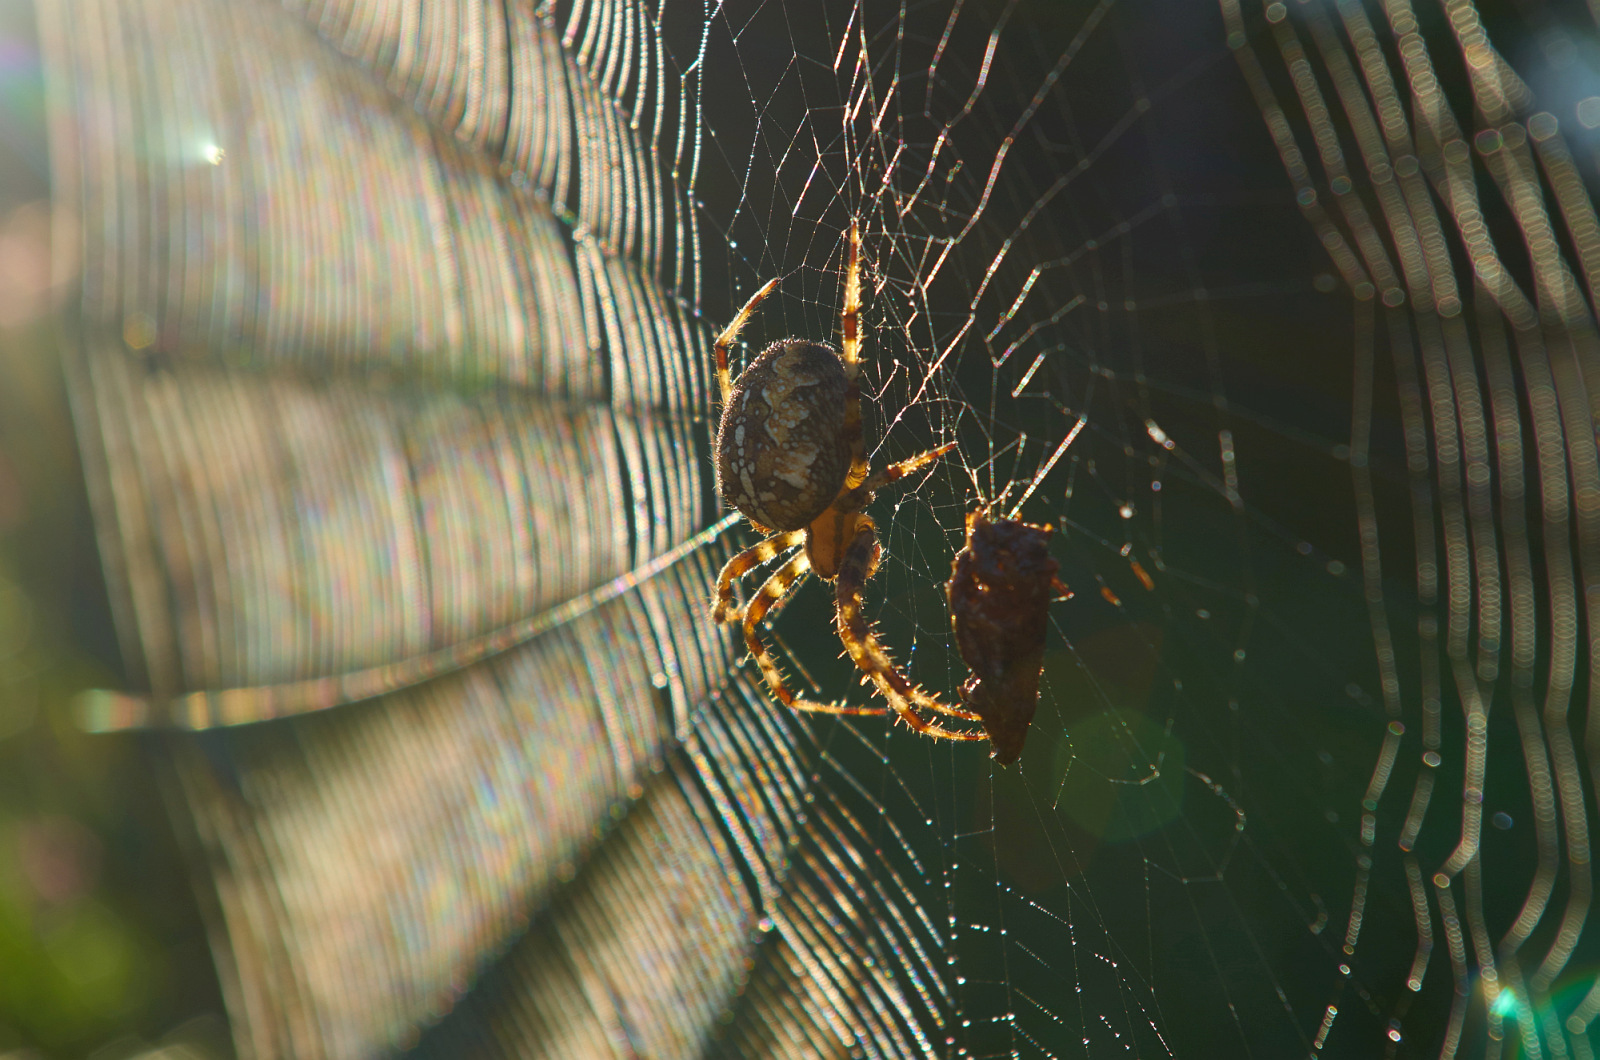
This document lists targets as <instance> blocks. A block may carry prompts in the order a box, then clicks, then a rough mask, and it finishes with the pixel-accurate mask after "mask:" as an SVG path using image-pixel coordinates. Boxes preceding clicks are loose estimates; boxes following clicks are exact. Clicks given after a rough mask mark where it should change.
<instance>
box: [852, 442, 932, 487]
mask: <svg viewBox="0 0 1600 1060" xmlns="http://www.w3.org/2000/svg"><path fill="white" fill-rule="evenodd" d="M955 447H956V443H955V442H946V443H944V444H943V445H941V446H937V447H935V448H933V449H929V450H928V451H927V452H925V453H918V454H917V455H916V456H908V457H906V458H905V459H904V460H898V461H896V462H895V463H893V464H890V465H889V466H888V467H886V468H884V469H883V470H882V471H880V472H878V473H877V474H876V475H873V476H872V477H870V478H868V479H867V480H866V481H865V482H863V483H862V484H861V486H860V487H859V488H860V490H861V492H862V493H864V494H866V497H867V500H868V501H871V500H872V496H873V494H875V493H877V492H878V491H879V490H881V489H883V487H885V486H887V485H888V484H889V483H891V482H897V481H899V480H900V479H903V478H905V477H906V476H907V475H909V474H911V473H912V472H913V471H916V470H917V469H918V468H921V467H926V466H927V465H929V464H931V463H933V462H934V461H935V460H937V459H939V458H940V457H941V456H943V455H944V454H946V453H948V452H949V451H950V450H952V449H954V448H955Z"/></svg>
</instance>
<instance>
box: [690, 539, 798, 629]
mask: <svg viewBox="0 0 1600 1060" xmlns="http://www.w3.org/2000/svg"><path fill="white" fill-rule="evenodd" d="M805 539H806V532H805V530H804V529H801V530H790V531H788V532H787V533H782V534H773V535H772V536H771V537H769V538H767V539H766V540H765V541H760V542H757V543H756V544H754V545H751V546H750V547H749V548H747V549H745V550H744V551H743V552H741V553H739V554H738V555H737V556H734V557H733V558H732V559H730V560H729V561H728V562H726V563H724V564H723V565H722V573H720V574H718V575H717V602H716V606H714V607H713V608H712V609H711V620H712V621H713V622H737V621H739V617H740V615H741V614H742V610H741V608H740V607H739V606H738V604H737V603H735V601H734V598H733V583H734V582H736V581H738V580H739V579H740V578H742V577H744V575H745V572H746V571H750V570H753V569H755V568H756V567H759V566H761V564H763V563H765V562H767V561H768V560H770V559H776V558H777V557H778V556H780V555H782V554H783V553H784V552H787V551H789V549H791V548H794V547H795V546H796V545H798V544H800V543H802V542H803V541H805Z"/></svg>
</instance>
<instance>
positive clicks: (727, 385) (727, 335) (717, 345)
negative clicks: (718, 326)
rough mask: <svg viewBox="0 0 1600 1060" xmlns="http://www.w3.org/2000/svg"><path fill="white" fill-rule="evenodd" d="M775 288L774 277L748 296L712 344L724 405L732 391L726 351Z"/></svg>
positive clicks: (718, 384)
mask: <svg viewBox="0 0 1600 1060" xmlns="http://www.w3.org/2000/svg"><path fill="white" fill-rule="evenodd" d="M776 286H778V281H777V278H776V277H774V278H773V279H770V280H768V281H767V282H766V283H765V284H763V285H762V286H761V289H760V290H758V291H757V292H756V293H755V294H753V295H751V296H750V301H748V302H746V303H745V304H744V308H743V309H741V310H739V313H738V315H737V316H735V317H734V318H733V321H732V322H731V323H730V324H729V325H728V326H727V327H725V328H723V329H722V334H720V335H718V336H717V338H716V341H715V342H714V343H713V344H712V348H713V349H715V350H716V354H717V386H718V387H719V388H720V389H721V391H722V403H723V404H724V405H726V404H727V403H728V393H729V392H730V391H731V390H732V389H733V384H732V383H731V382H730V381H729V379H728V349H729V347H731V346H732V345H733V343H734V340H736V339H738V337H739V332H741V331H743V330H744V326H745V324H747V323H749V321H750V316H751V314H752V313H754V312H755V311H756V306H758V305H760V304H761V303H762V301H763V300H764V299H765V298H766V297H767V295H769V294H771V293H772V289H773V288H774V287H776Z"/></svg>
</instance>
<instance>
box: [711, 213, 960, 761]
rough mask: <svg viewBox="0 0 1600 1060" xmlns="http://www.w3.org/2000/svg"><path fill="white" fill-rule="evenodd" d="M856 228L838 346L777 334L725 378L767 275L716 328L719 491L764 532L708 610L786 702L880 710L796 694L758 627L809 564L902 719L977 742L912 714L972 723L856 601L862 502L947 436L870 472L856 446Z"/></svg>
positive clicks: (727, 569) (932, 732) (870, 539)
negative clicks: (748, 582) (755, 582)
mask: <svg viewBox="0 0 1600 1060" xmlns="http://www.w3.org/2000/svg"><path fill="white" fill-rule="evenodd" d="M860 255H861V236H860V233H859V231H858V230H857V227H856V226H855V225H854V224H852V225H851V226H850V244H849V257H848V262H847V264H846V266H845V276H844V309H843V311H842V312H841V313H840V324H841V328H842V330H843V339H844V341H843V343H842V345H843V350H842V351H836V350H835V349H834V348H833V347H832V346H829V345H827V344H825V343H820V342H809V341H807V340H805V339H779V340H778V341H777V342H774V343H773V344H772V345H770V346H768V347H767V348H766V349H765V350H763V351H761V354H760V355H759V356H757V357H756V359H755V360H753V361H751V362H750V364H749V365H748V366H747V367H746V368H745V370H744V371H743V372H742V373H740V375H739V378H738V379H736V380H734V381H733V382H732V383H730V382H729V381H728V348H729V347H730V346H732V345H733V343H734V340H735V339H737V338H738V336H739V332H740V330H741V329H742V328H743V327H744V326H745V323H746V322H747V321H748V320H749V319H750V316H751V314H752V313H754V312H755V310H756V307H757V306H759V305H760V304H761V301H762V299H764V298H766V297H767V295H768V294H770V293H771V292H772V289H773V288H774V287H776V286H777V284H778V281H777V280H771V281H769V282H768V283H767V284H766V285H765V286H763V287H762V288H761V289H760V290H759V291H757V292H756V293H755V294H753V295H751V296H750V300H749V301H748V302H746V303H745V305H744V308H743V309H741V310H739V313H738V315H737V316H735V317H734V318H733V322H732V323H730V324H729V325H728V326H727V327H726V328H724V329H723V332H722V334H720V335H718V336H717V340H716V347H715V348H716V354H717V383H718V385H719V386H720V387H721V391H722V401H723V410H722V422H721V425H720V426H719V427H718V429H717V492H718V493H719V494H720V495H721V497H722V499H723V500H724V501H726V502H727V503H729V504H731V505H733V506H734V507H735V508H737V509H738V510H739V512H740V513H741V514H742V515H743V516H744V517H745V518H746V519H748V520H750V523H751V525H752V526H754V527H755V528H756V529H757V530H758V531H760V532H761V533H763V534H767V535H769V536H768V537H767V538H766V539H765V540H764V541H762V542H760V543H759V544H757V545H755V546H753V547H751V548H748V549H745V550H744V551H743V552H741V553H739V554H738V555H737V556H734V557H733V558H732V559H730V560H729V561H728V562H727V564H726V565H725V566H724V567H723V568H722V573H721V574H719V575H718V576H717V599H716V604H715V606H714V607H713V608H712V618H713V619H715V620H716V621H717V622H738V623H740V624H741V625H742V626H743V627H744V639H745V644H747V645H748V646H749V648H750V654H751V655H752V656H754V658H755V660H756V663H757V664H758V665H759V666H760V667H761V673H762V675H763V676H764V677H765V678H766V681H767V684H768V686H770V687H771V689H772V694H773V695H774V696H775V697H777V699H778V701H779V702H780V703H784V704H787V705H788V706H791V707H793V708H795V709H796V710H808V711H817V712H820V713H824V714H881V715H886V714H888V713H889V711H888V710H886V709H885V708H883V707H852V706H847V705H844V704H836V703H814V702H810V701H808V700H804V699H798V698H796V697H795V695H794V694H793V693H792V692H790V691H789V689H788V687H787V686H786V685H785V684H784V682H783V675H782V674H781V673H780V672H779V670H778V665H777V663H776V662H774V661H773V658H772V656H771V654H770V653H769V652H768V651H767V648H766V646H765V645H764V644H763V643H762V642H761V638H760V636H759V635H758V634H757V631H756V630H757V627H758V626H759V625H760V624H761V620H762V619H763V618H765V617H766V615H767V614H768V613H769V612H771V611H772V610H773V609H774V608H777V607H779V606H781V604H782V602H783V600H784V598H785V597H786V596H787V595H788V593H789V592H790V591H791V590H792V589H793V588H794V587H795V585H796V584H797V583H798V582H799V580H800V579H801V578H802V577H803V576H804V575H805V573H806V571H808V570H810V571H813V572H815V573H816V575H817V576H818V577H820V578H822V579H823V580H824V581H831V582H833V583H834V593H835V598H836V606H835V621H836V624H837V626H838V631H839V640H840V641H841V642H842V643H843V644H844V647H845V650H846V651H847V652H848V653H849V655H850V658H851V659H853V660H854V661H855V664H856V666H857V667H858V668H859V669H860V670H861V672H862V673H863V674H864V675H865V677H864V678H863V681H865V680H868V679H870V680H871V682H872V684H873V685H875V686H876V687H877V689H878V691H879V693H881V694H882V696H883V698H884V699H885V700H886V701H887V702H888V704H889V706H890V707H891V708H893V710H894V712H895V713H896V714H898V715H899V716H900V717H901V718H903V719H904V720H905V722H906V724H908V725H910V726H911V727H912V728H913V729H915V730H916V731H918V732H920V733H924V734H926V735H928V736H937V737H940V738H942V739H946V740H982V739H985V735H984V733H982V732H980V731H964V730H961V729H947V728H945V727H944V726H943V725H940V724H939V723H938V722H937V721H933V720H930V719H928V718H926V717H924V716H923V714H922V711H924V710H925V711H928V712H930V713H933V714H943V715H945V716H947V717H952V718H965V719H968V720H973V721H977V720H979V718H978V715H977V714H975V713H973V712H971V711H967V710H962V709H960V708H957V707H951V706H948V705H946V704H944V703H941V702H940V701H939V700H938V699H937V698H935V697H934V696H932V695H930V694H928V693H927V692H924V691H923V690H922V689H920V688H917V687H916V686H915V685H913V684H912V683H911V682H910V680H909V679H907V677H906V676H905V674H903V673H901V671H900V670H899V669H898V668H897V667H896V666H895V664H894V660H893V659H891V658H890V657H889V653H888V652H887V651H885V650H884V647H883V645H882V644H881V643H880V642H879V641H878V638H877V636H876V635H875V634H874V633H873V631H872V629H871V627H870V626H869V625H868V624H867V621H866V618H865V616H864V615H863V614H862V608H861V588H862V586H863V585H864V584H865V582H866V581H867V579H868V578H870V577H872V574H873V572H874V571H876V570H877V568H878V556H879V553H880V549H879V546H878V537H877V534H876V533H875V532H874V524H873V522H872V519H871V518H870V517H868V516H867V515H866V513H865V511H864V509H865V508H866V506H867V505H868V504H869V503H871V501H872V498H873V496H874V495H875V494H876V493H877V492H878V490H880V489H882V488H883V487H885V486H887V485H888V484H889V483H891V482H895V481H897V480H899V479H901V478H903V477H905V476H906V475H909V474H910V473H911V472H913V471H916V470H917V469H918V468H920V467H923V466H925V465H927V464H931V463H932V462H933V461H935V460H937V459H939V457H941V456H943V455H944V454H945V453H947V452H949V451H950V450H951V449H953V448H955V443H953V442H952V443H950V444H948V445H942V446H939V447H938V448H937V449H930V450H928V451H927V452H925V453H920V454H918V455H917V456H913V457H911V458H909V459H907V460H901V461H899V462H898V463H895V464H890V465H889V466H888V467H886V468H884V469H883V470H882V471H879V472H876V473H873V472H872V469H871V467H870V466H869V465H868V462H867V459H866V457H865V456H864V455H863V454H862V445H861V392H860V387H859V382H858V380H859V377H860V374H861V334H860V315H861V264H860ZM802 544H803V545H804V546H805V547H804V548H801V549H799V550H798V551H797V552H796V553H795V554H794V555H793V556H792V557H791V558H790V559H789V561H788V562H787V563H785V564H783V566H781V567H779V568H778V569H777V571H776V572H774V573H773V574H772V575H771V576H770V577H769V578H767V580H766V582H764V583H763V584H762V586H761V588H760V589H758V590H757V591H756V594H755V597H754V598H753V599H751V601H750V602H749V603H748V604H747V605H746V606H744V607H743V608H741V607H739V606H738V603H737V601H736V600H735V599H734V592H733V583H734V582H735V581H736V580H737V579H739V578H740V577H742V576H743V575H744V574H745V573H746V572H747V571H750V570H752V569H753V568H755V567H756V566H758V565H760V564H762V563H765V562H767V561H768V560H771V559H773V558H775V557H777V556H779V555H781V554H783V553H784V552H786V551H788V550H789V549H792V548H795V547H796V546H798V545H802Z"/></svg>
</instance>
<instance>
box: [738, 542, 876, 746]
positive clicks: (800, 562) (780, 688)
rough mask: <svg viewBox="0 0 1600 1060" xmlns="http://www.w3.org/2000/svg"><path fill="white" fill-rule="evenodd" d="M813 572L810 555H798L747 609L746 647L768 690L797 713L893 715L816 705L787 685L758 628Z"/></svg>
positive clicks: (872, 710)
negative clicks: (753, 658)
mask: <svg viewBox="0 0 1600 1060" xmlns="http://www.w3.org/2000/svg"><path fill="white" fill-rule="evenodd" d="M810 569H811V564H810V562H809V561H808V560H807V559H806V554H805V553H804V552H800V553H798V554H796V555H795V557H794V558H793V559H791V560H790V561H789V562H788V563H785V564H784V565H783V566H782V567H779V568H778V569H777V570H776V571H774V572H773V574H772V577H770V578H768V579H767V580H766V581H765V582H763V583H762V585H761V588H760V589H758V590H757V591H756V595H755V596H754V597H752V598H751V600H750V603H749V606H747V607H746V608H745V609H744V642H745V646H746V647H747V648H749V649H750V654H751V655H752V656H754V657H755V660H756V665H758V666H760V667H761V676H763V677H765V678H766V679H767V687H768V688H770V689H772V694H773V696H774V697H775V698H776V699H777V700H778V702H779V703H782V704H783V705H784V706H786V707H791V708H793V709H794V710H804V711H810V712H811V713H814V714H864V715H871V716H878V717H881V716H883V715H885V714H888V713H889V712H888V711H887V710H886V709H884V708H883V707H851V706H846V705H844V704H838V703H815V702H812V701H811V700H807V699H796V698H795V695H794V693H792V692H790V691H789V687H788V686H787V685H785V684H784V683H783V672H782V671H781V670H779V669H778V664H777V661H776V660H774V659H773V658H772V654H771V653H770V652H768V651H767V646H766V645H765V644H764V643H762V641H761V636H760V634H759V633H757V632H756V627H757V626H759V625H760V624H761V620H762V619H763V618H765V617H766V615H767V612H769V611H771V610H773V609H774V608H776V607H780V606H782V603H783V601H784V599H785V598H786V597H787V596H788V595H789V592H790V590H791V589H793V588H794V587H795V585H796V584H797V583H798V582H799V581H800V579H801V578H802V577H804V576H805V573H806V572H807V571H808V570H810Z"/></svg>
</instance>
